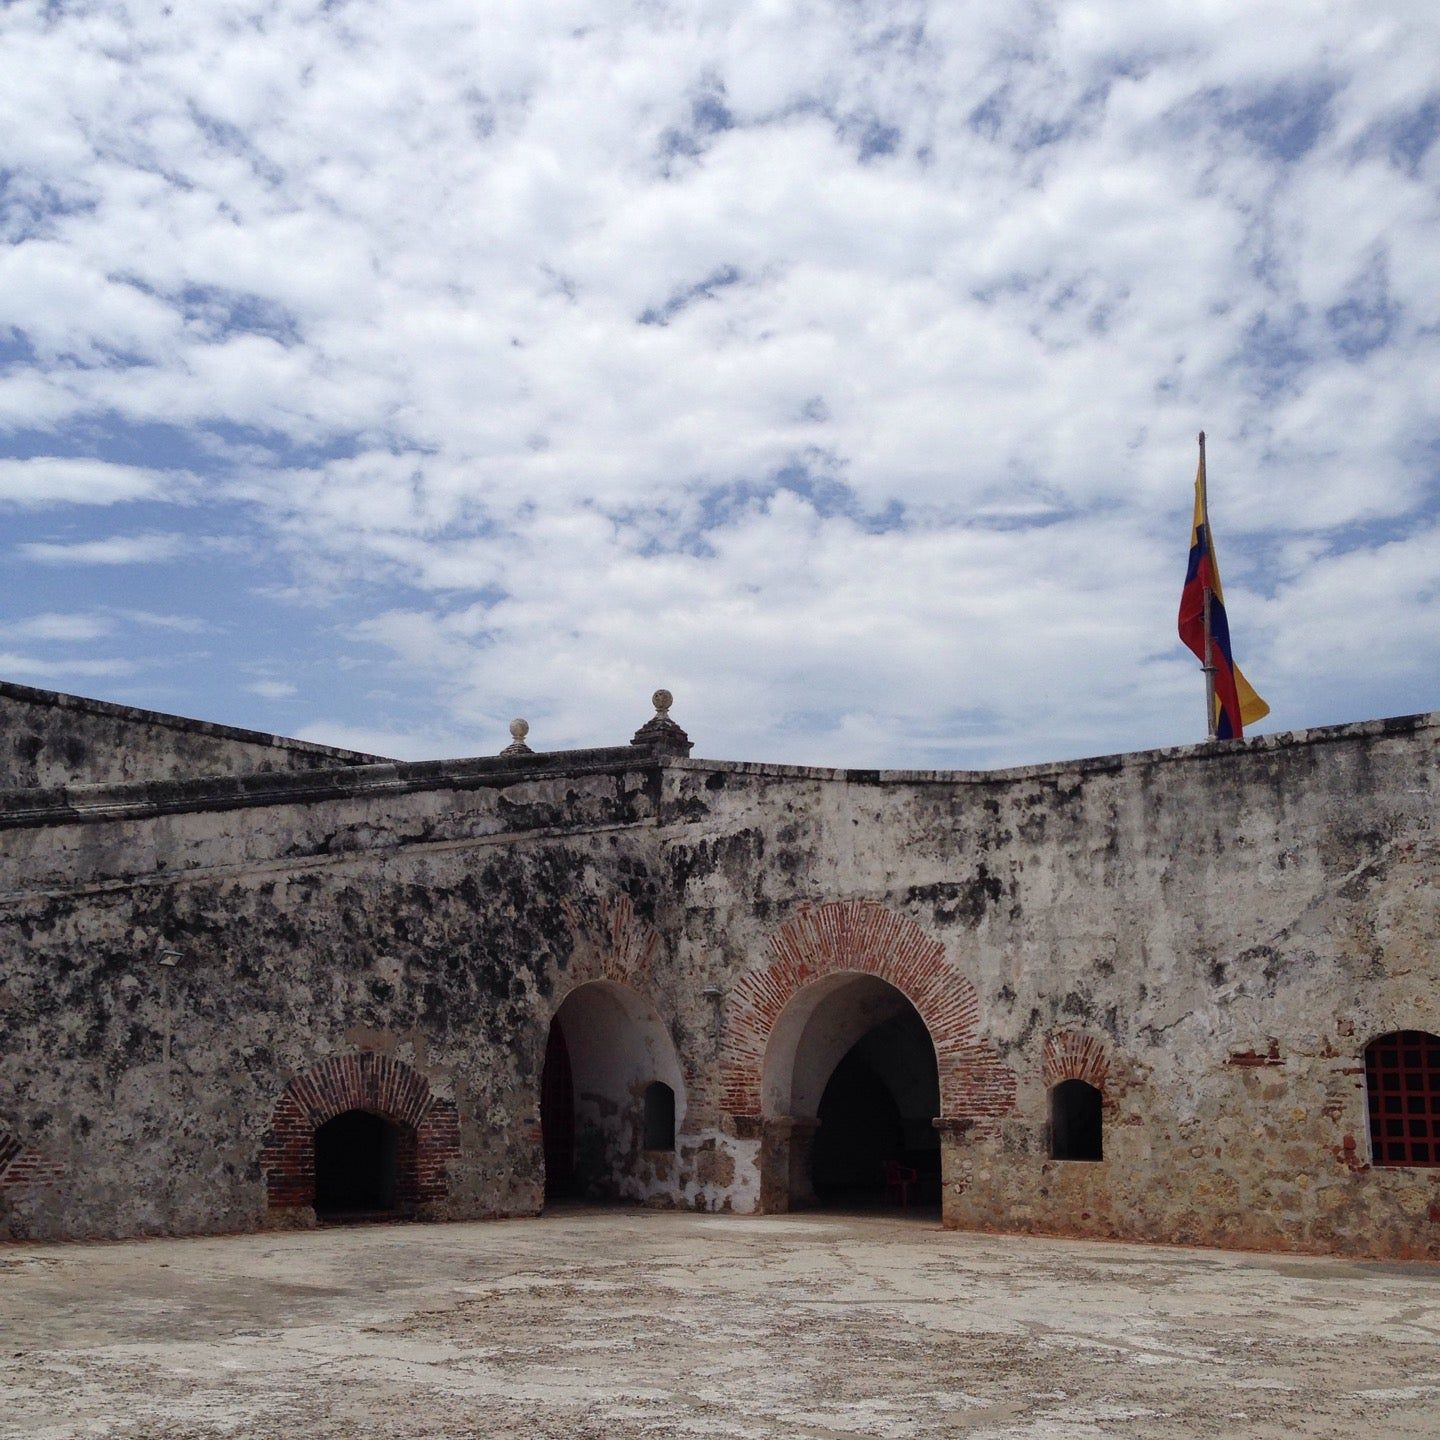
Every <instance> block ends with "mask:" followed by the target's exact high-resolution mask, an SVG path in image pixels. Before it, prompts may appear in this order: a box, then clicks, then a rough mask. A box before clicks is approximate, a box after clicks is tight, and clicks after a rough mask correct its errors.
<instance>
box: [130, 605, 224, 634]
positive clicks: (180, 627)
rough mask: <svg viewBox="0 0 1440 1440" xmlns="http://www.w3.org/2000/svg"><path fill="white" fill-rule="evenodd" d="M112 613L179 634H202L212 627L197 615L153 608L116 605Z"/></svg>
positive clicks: (142, 625)
mask: <svg viewBox="0 0 1440 1440" xmlns="http://www.w3.org/2000/svg"><path fill="white" fill-rule="evenodd" d="M114 613H115V614H116V615H118V616H119V617H120V618H121V619H122V620H128V621H129V622H130V624H132V625H139V626H141V627H142V628H144V629H148V630H171V631H174V632H175V633H176V634H179V635H204V634H206V633H208V632H209V631H210V630H212V629H214V627H213V626H212V625H211V624H210V622H209V621H207V620H202V619H201V618H200V617H199V616H198V615H164V614H157V613H156V612H155V611H153V610H127V609H125V608H124V607H123V606H116V607H115V611H114Z"/></svg>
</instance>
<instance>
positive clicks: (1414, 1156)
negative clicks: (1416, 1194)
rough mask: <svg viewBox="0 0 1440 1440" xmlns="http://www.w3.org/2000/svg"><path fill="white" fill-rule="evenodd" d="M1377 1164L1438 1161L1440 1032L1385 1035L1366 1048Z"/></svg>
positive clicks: (1372, 1148) (1373, 1151)
mask: <svg viewBox="0 0 1440 1440" xmlns="http://www.w3.org/2000/svg"><path fill="white" fill-rule="evenodd" d="M1365 1089H1366V1092H1367V1093H1368V1095H1369V1097H1370V1153H1371V1159H1372V1160H1373V1162H1374V1163H1375V1164H1376V1165H1440V1036H1436V1035H1430V1034H1427V1033H1426V1032H1425V1031H1423V1030H1400V1031H1397V1032H1396V1033H1394V1034H1392V1035H1382V1036H1380V1037H1379V1039H1377V1040H1372V1041H1371V1042H1370V1043H1369V1045H1367V1046H1366V1047H1365Z"/></svg>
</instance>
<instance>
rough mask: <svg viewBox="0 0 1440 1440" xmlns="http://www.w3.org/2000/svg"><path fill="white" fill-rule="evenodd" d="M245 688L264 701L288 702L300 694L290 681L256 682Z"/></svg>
mask: <svg viewBox="0 0 1440 1440" xmlns="http://www.w3.org/2000/svg"><path fill="white" fill-rule="evenodd" d="M245 688H246V690H248V691H249V692H250V693H251V694H252V695H258V696H260V698H261V699H262V700H288V699H290V698H291V697H292V696H294V695H298V694H299V693H300V692H299V690H298V688H297V687H296V686H294V685H292V684H291V683H290V682H289V681H288V680H255V681H252V682H251V683H250V684H249V685H247V686H246V687H245Z"/></svg>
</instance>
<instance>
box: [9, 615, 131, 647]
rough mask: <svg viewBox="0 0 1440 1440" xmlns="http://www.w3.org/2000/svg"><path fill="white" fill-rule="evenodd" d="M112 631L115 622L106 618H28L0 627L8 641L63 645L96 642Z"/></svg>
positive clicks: (95, 616)
mask: <svg viewBox="0 0 1440 1440" xmlns="http://www.w3.org/2000/svg"><path fill="white" fill-rule="evenodd" d="M114 631H115V622H114V621H113V620H111V619H110V618H109V617H108V616H106V615H63V614H55V613H48V614H44V615H27V616H26V617H25V618H24V619H23V620H13V621H9V622H7V623H5V624H0V635H4V636H5V637H6V638H7V639H9V640H22V641H23V640H40V641H60V642H63V643H70V642H79V641H86V640H99V639H102V638H103V637H105V636H107V635H111V634H113V633H114Z"/></svg>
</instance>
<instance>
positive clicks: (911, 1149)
mask: <svg viewBox="0 0 1440 1440" xmlns="http://www.w3.org/2000/svg"><path fill="white" fill-rule="evenodd" d="M939 1109H940V1080H939V1074H938V1071H937V1068H936V1064H935V1049H934V1046H933V1045H932V1044H931V1042H930V1036H929V1032H928V1031H927V1030H926V1029H925V1025H924V1022H923V1021H922V1020H921V1019H920V1017H919V1015H918V1014H916V1013H915V1011H914V1010H913V1009H911V1008H907V1009H906V1010H905V1011H904V1012H903V1013H901V1014H899V1015H895V1016H893V1017H892V1018H891V1019H889V1020H887V1021H885V1022H884V1023H883V1024H881V1025H878V1026H876V1027H875V1029H873V1030H871V1031H870V1032H869V1033H868V1034H866V1035H865V1036H863V1037H862V1038H861V1039H860V1040H859V1041H857V1042H856V1044H855V1045H853V1046H852V1047H851V1048H850V1050H849V1051H848V1052H847V1053H846V1055H845V1057H844V1058H843V1059H842V1060H841V1061H840V1063H839V1064H838V1065H837V1066H836V1067H835V1070H834V1072H833V1074H832V1075H831V1077H830V1079H829V1081H828V1083H827V1084H826V1086H825V1090H824V1093H823V1094H822V1095H821V1098H820V1106H819V1110H818V1112H817V1119H818V1120H819V1122H820V1127H819V1129H818V1130H817V1131H816V1132H815V1139H814V1142H813V1146H812V1149H811V1160H810V1177H811V1183H812V1184H813V1186H814V1190H815V1196H816V1198H817V1199H818V1200H819V1201H820V1203H821V1204H827V1205H837V1206H850V1205H861V1206H868V1205H878V1204H899V1203H901V1197H902V1193H903V1200H904V1203H905V1204H907V1205H909V1206H922V1207H924V1206H935V1205H938V1204H939V1202H940V1142H939V1136H938V1135H937V1134H936V1132H935V1128H934V1126H933V1125H932V1123H931V1122H932V1121H933V1120H934V1118H935V1116H936V1115H937V1114H938V1113H939ZM900 1185H903V1187H904V1188H903V1192H902V1190H901V1189H899V1188H897V1187H898V1186H900Z"/></svg>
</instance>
